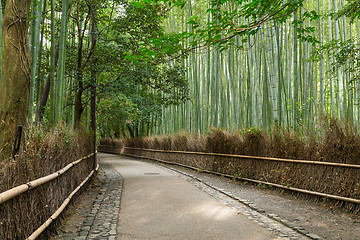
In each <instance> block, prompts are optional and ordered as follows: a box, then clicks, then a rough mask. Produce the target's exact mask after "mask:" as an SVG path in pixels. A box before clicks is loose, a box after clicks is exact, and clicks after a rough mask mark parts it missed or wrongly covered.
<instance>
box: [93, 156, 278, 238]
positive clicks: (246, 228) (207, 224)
mask: <svg viewBox="0 0 360 240" xmlns="http://www.w3.org/2000/svg"><path fill="white" fill-rule="evenodd" d="M98 156H99V159H100V161H101V162H102V163H105V164H107V165H109V166H111V167H112V168H113V169H115V170H116V171H117V172H119V173H120V174H121V176H122V177H123V190H122V197H121V206H120V214H119V221H118V226H117V237H116V239H159V240H162V239H164V240H165V239H166V240H168V239H174V240H176V239H181V240H183V239H219V240H220V239H226V240H230V239H236V240H239V239H244V240H257V239H264V240H265V239H266V240H269V239H278V238H277V237H276V236H274V235H272V233H270V232H269V231H267V230H266V229H264V228H262V227H260V226H259V225H258V224H256V223H254V222H253V221H251V220H249V219H248V218H247V217H246V216H243V215H242V214H239V213H238V211H236V210H234V209H232V208H229V207H227V206H225V205H224V204H222V203H220V202H219V201H217V200H215V199H214V198H213V197H211V196H210V195H208V194H207V193H205V192H203V191H201V190H200V189H199V188H197V187H195V186H194V185H192V184H191V183H189V182H187V181H185V180H184V179H182V178H180V177H179V176H177V175H176V174H174V173H172V172H170V171H168V170H166V169H163V168H160V167H158V166H156V165H155V164H151V163H146V162H142V161H136V160H131V159H129V158H127V157H123V156H118V155H112V154H102V153H100V154H99V155H98ZM114 210H115V209H114ZM104 237H105V236H104ZM112 238H114V237H113V236H112Z"/></svg>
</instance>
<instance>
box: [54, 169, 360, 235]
mask: <svg viewBox="0 0 360 240" xmlns="http://www.w3.org/2000/svg"><path fill="white" fill-rule="evenodd" d="M172 167H174V166H172ZM179 169H180V170H181V171H185V172H188V173H190V174H192V175H194V176H196V177H198V178H200V179H202V180H203V181H206V182H209V183H211V184H212V185H214V186H216V187H218V188H221V189H224V190H226V191H228V192H231V193H232V194H233V195H235V196H238V197H241V198H242V199H247V200H249V201H252V202H254V203H255V204H256V205H257V206H258V207H260V208H263V209H264V210H265V211H266V214H277V215H278V216H279V217H280V218H282V219H286V220H288V221H289V222H291V223H293V224H295V225H297V226H302V227H304V228H305V230H306V231H308V232H310V233H314V234H317V235H319V236H321V237H322V238H323V239H336V240H340V239H341V240H360V216H357V215H354V214H349V213H346V212H345V211H344V210H343V209H341V208H333V207H330V206H329V205H328V204H326V203H315V202H311V201H308V200H306V199H304V198H303V197H296V196H293V195H291V194H289V193H286V192H283V191H280V190H277V189H274V188H267V187H263V186H255V185H253V184H249V183H246V182H238V181H232V180H230V179H227V178H222V177H217V176H213V175H209V174H204V173H199V172H196V171H192V170H188V169H184V168H179ZM103 178H104V176H103V174H102V173H101V171H100V173H99V174H98V176H97V177H96V178H95V179H94V181H93V182H92V184H91V185H90V186H89V187H88V189H87V190H86V191H85V192H84V193H83V194H82V195H81V196H80V197H78V198H77V199H76V201H75V202H74V204H73V205H72V206H71V207H70V208H69V209H68V211H67V214H66V215H67V216H66V218H65V219H64V220H63V222H62V226H61V227H60V228H59V229H58V232H57V234H56V235H55V236H53V237H52V238H51V239H73V238H74V237H76V236H77V234H76V232H77V230H78V229H79V228H80V227H81V224H82V223H83V221H84V218H85V216H86V215H87V214H88V213H89V211H90V210H91V205H92V203H93V201H94V199H95V198H96V196H97V194H98V192H99V187H100V186H101V184H102V181H103ZM120 217H121V213H120Z"/></svg>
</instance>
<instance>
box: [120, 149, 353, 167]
mask: <svg viewBox="0 0 360 240" xmlns="http://www.w3.org/2000/svg"><path fill="white" fill-rule="evenodd" d="M124 149H132V150H141V151H147V152H163V153H181V154H192V155H208V156H216V157H232V158H240V159H253V160H260V161H261V160H262V161H274V162H289V163H301V164H312V165H323V166H334V167H344V168H357V169H360V165H356V164H345V163H333V162H319V161H309V160H295V159H284V158H271V157H257V156H247V155H236V154H225V153H207V152H189V151H174V150H159V149H148V148H134V147H124Z"/></svg>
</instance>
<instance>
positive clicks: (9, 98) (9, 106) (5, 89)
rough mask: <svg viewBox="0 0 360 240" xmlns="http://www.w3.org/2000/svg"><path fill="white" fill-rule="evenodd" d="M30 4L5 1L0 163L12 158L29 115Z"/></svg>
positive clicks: (0, 112) (23, 0)
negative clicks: (19, 129)
mask: <svg viewBox="0 0 360 240" xmlns="http://www.w3.org/2000/svg"><path fill="white" fill-rule="evenodd" d="M30 5H31V0H8V1H6V6H5V11H4V20H3V29H4V32H3V43H4V49H3V50H4V53H3V64H2V81H1V90H0V120H1V122H0V160H2V159H4V158H5V157H9V156H10V154H11V145H12V141H13V138H14V135H15V131H16V125H25V124H26V122H27V121H26V119H27V112H28V106H29V105H28V100H29V90H30V89H29V84H30V64H31V59H30V55H29V45H28V30H29V18H30Z"/></svg>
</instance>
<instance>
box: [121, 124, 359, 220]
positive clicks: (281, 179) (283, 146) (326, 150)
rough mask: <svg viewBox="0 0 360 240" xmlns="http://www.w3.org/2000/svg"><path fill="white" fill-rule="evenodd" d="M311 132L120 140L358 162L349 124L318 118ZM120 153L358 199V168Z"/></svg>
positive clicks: (127, 143) (354, 135)
mask: <svg viewBox="0 0 360 240" xmlns="http://www.w3.org/2000/svg"><path fill="white" fill-rule="evenodd" d="M316 128H317V129H316V131H314V130H313V131H309V130H307V131H305V130H304V131H303V132H302V134H300V133H298V132H295V131H293V130H287V129H284V128H281V127H279V126H275V127H273V128H272V129H271V132H270V134H267V133H266V132H264V131H262V130H259V129H256V128H252V129H248V130H243V131H238V132H227V131H224V130H221V129H212V130H211V132H210V133H208V134H206V135H204V136H199V135H190V134H187V133H177V134H175V135H172V136H155V137H146V138H136V139H126V140H123V141H125V146H128V147H137V148H151V149H164V150H181V151H199V152H212V153H229V154H239V155H250V156H268V157H277V158H288V159H304V160H313V161H326V162H338V163H347V164H360V134H359V132H358V131H357V129H356V128H355V127H354V126H353V125H352V124H350V123H340V122H338V121H336V120H334V119H330V118H324V119H322V120H321V121H319V123H318V124H317V125H316ZM126 151H127V153H130V154H133V155H142V156H146V157H149V158H158V159H163V160H166V161H173V162H178V163H181V164H187V165H190V166H194V167H197V168H200V169H207V170H211V171H215V172H220V173H224V174H230V175H234V176H241V177H245V178H251V179H257V180H263V181H267V182H272V183H278V184H282V185H286V186H291V187H296V188H302V189H307V190H311V191H317V192H323V193H328V194H333V195H339V196H343V197H349V198H355V199H360V172H359V170H358V169H351V168H339V167H327V166H319V165H308V164H294V163H280V162H273V161H259V160H252V159H238V158H230V157H213V156H204V155H200V156H199V155H187V154H169V153H155V152H144V151H140V150H129V149H127V150H126ZM312 199H313V200H315V201H321V200H326V201H330V202H331V204H334V205H341V206H344V207H345V208H346V209H348V210H349V211H351V212H354V213H357V214H359V213H360V206H358V205H356V204H351V203H344V202H339V201H331V200H327V199H321V198H318V197H313V198H312Z"/></svg>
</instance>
